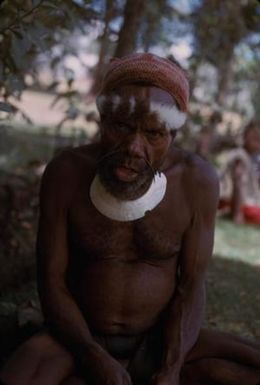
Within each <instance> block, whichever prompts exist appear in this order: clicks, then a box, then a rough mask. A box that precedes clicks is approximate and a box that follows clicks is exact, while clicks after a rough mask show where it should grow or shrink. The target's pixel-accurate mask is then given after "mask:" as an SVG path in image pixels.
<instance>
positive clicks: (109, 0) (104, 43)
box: [91, 0, 115, 95]
mask: <svg viewBox="0 0 260 385" xmlns="http://www.w3.org/2000/svg"><path fill="white" fill-rule="evenodd" d="M114 13H115V8H114V0H106V14H105V19H104V23H105V26H104V31H103V34H102V36H101V38H100V51H99V58H98V63H97V66H96V69H95V74H94V83H93V85H92V87H91V94H93V95H96V94H97V92H98V90H99V88H100V86H101V81H102V78H103V74H104V68H105V65H106V58H107V52H108V47H109V23H110V21H111V20H112V19H113V17H114Z"/></svg>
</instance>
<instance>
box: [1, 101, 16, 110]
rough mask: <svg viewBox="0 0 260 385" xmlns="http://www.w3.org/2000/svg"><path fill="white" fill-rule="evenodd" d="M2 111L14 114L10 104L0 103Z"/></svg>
mask: <svg viewBox="0 0 260 385" xmlns="http://www.w3.org/2000/svg"><path fill="white" fill-rule="evenodd" d="M0 111H4V112H13V107H12V106H11V105H10V104H9V103H5V102H0Z"/></svg>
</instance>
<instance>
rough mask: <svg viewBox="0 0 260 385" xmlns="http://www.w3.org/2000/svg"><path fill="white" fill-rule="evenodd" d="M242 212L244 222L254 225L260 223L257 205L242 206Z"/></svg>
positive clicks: (259, 210)
mask: <svg viewBox="0 0 260 385" xmlns="http://www.w3.org/2000/svg"><path fill="white" fill-rule="evenodd" d="M243 214H244V218H245V220H246V222H248V223H252V224H255V225H260V207H259V206H244V207H243Z"/></svg>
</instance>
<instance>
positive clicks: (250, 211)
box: [218, 199, 260, 225]
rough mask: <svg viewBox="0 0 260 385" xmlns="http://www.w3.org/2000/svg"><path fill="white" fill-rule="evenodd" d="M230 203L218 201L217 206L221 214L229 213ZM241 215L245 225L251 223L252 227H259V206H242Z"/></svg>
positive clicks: (223, 200) (222, 200)
mask: <svg viewBox="0 0 260 385" xmlns="http://www.w3.org/2000/svg"><path fill="white" fill-rule="evenodd" d="M230 208H231V205H230V202H229V201H227V200H225V199H220V201H219V204H218V209H219V210H221V211H222V212H230ZM242 210H243V215H244V219H245V222H246V223H251V224H254V225H260V206H249V205H244V206H243V208H242Z"/></svg>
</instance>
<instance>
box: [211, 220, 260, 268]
mask: <svg viewBox="0 0 260 385" xmlns="http://www.w3.org/2000/svg"><path fill="white" fill-rule="evenodd" d="M214 254H216V255H218V256H220V257H225V258H229V259H235V260H240V261H244V262H246V263H250V264H254V265H260V226H252V225H236V224H234V223H233V222H231V221H230V220H227V219H222V218H218V219H217V222H216V230H215V245H214Z"/></svg>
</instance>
